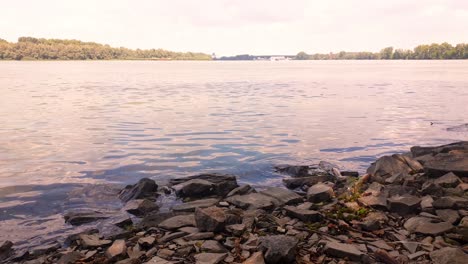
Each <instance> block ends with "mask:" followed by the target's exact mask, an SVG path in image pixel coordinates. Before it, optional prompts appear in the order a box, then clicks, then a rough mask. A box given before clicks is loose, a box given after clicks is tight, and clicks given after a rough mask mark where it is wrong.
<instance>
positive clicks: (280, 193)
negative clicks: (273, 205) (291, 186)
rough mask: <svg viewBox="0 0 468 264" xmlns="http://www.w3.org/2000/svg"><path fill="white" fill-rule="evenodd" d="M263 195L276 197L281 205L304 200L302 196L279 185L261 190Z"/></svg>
mask: <svg viewBox="0 0 468 264" xmlns="http://www.w3.org/2000/svg"><path fill="white" fill-rule="evenodd" d="M260 193H261V194H263V195H266V196H269V197H272V198H275V199H276V200H278V201H279V205H284V204H288V205H289V204H295V203H299V202H302V200H303V199H302V197H301V196H300V195H299V194H297V193H295V192H293V191H290V190H287V189H284V188H278V187H268V188H266V189H265V190H263V191H261V192H260Z"/></svg>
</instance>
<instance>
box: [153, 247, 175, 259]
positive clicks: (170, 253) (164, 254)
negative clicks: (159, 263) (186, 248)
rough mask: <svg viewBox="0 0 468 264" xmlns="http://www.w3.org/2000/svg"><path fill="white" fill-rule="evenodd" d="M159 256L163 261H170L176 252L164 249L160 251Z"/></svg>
mask: <svg viewBox="0 0 468 264" xmlns="http://www.w3.org/2000/svg"><path fill="white" fill-rule="evenodd" d="M157 254H158V257H161V258H163V259H168V258H170V257H172V256H173V255H174V254H175V252H174V250H170V249H167V248H163V249H161V250H159V251H158V253H157Z"/></svg>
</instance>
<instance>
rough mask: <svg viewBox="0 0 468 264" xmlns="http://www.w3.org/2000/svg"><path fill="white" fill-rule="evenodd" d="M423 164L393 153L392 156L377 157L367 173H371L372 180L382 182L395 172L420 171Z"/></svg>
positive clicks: (404, 173)
mask: <svg viewBox="0 0 468 264" xmlns="http://www.w3.org/2000/svg"><path fill="white" fill-rule="evenodd" d="M422 170H423V166H422V165H421V164H420V163H419V162H418V161H417V160H414V159H412V158H410V157H407V156H404V155H400V154H394V155H392V156H383V157H381V158H379V159H378V160H377V161H376V162H375V164H374V165H373V166H371V167H370V168H369V169H368V170H367V173H369V174H370V175H371V179H372V180H373V181H377V182H380V183H384V182H385V179H387V178H390V177H392V176H393V175H395V174H402V175H409V174H413V173H417V172H421V171H422Z"/></svg>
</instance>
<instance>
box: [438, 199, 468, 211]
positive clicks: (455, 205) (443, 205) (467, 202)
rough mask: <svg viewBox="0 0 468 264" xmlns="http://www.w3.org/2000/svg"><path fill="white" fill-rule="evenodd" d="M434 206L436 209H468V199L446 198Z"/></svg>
mask: <svg viewBox="0 0 468 264" xmlns="http://www.w3.org/2000/svg"><path fill="white" fill-rule="evenodd" d="M432 206H433V207H434V208H436V209H466V208H468V199H466V198H464V197H458V196H444V197H440V198H438V199H436V200H435V201H434V202H433V203H432Z"/></svg>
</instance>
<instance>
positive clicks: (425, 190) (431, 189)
mask: <svg viewBox="0 0 468 264" xmlns="http://www.w3.org/2000/svg"><path fill="white" fill-rule="evenodd" d="M421 193H422V194H424V195H432V196H442V195H444V188H442V187H441V186H440V185H438V184H435V183H434V181H426V182H424V183H423V185H422V187H421Z"/></svg>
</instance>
